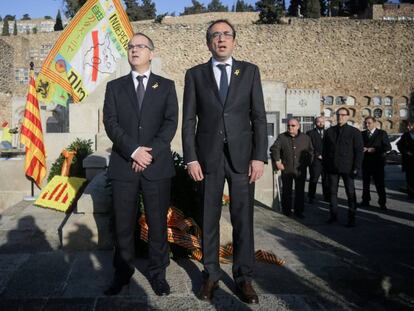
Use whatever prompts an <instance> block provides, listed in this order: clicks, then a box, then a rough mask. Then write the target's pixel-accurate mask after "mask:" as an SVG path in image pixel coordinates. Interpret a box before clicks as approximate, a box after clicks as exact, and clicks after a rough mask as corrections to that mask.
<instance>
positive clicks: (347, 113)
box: [336, 107, 349, 116]
mask: <svg viewBox="0 0 414 311" xmlns="http://www.w3.org/2000/svg"><path fill="white" fill-rule="evenodd" d="M341 110H344V111H346V115H347V116H349V110H348V109H346V108H344V107H341V108H339V109H338V110H337V111H336V114H338V112H339V111H341Z"/></svg>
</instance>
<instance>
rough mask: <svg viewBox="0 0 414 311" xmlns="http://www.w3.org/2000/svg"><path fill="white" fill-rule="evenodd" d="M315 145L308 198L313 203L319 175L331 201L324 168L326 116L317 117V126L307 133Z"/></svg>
mask: <svg viewBox="0 0 414 311" xmlns="http://www.w3.org/2000/svg"><path fill="white" fill-rule="evenodd" d="M306 134H307V135H308V136H309V137H310V139H311V141H312V145H313V149H314V157H313V161H312V164H311V166H310V167H309V174H310V176H309V188H308V199H309V203H311V204H312V203H313V200H314V199H315V192H316V185H317V184H318V179H319V176H321V177H322V193H323V198H324V200H325V201H328V202H329V201H330V195H329V184H328V180H327V178H326V172H325V170H324V169H323V164H322V162H323V158H322V154H323V137H324V136H325V118H324V117H322V116H321V117H317V118H316V119H315V128H314V129H313V130H310V131H308V132H307V133H306Z"/></svg>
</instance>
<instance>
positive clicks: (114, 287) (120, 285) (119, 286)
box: [104, 280, 129, 296]
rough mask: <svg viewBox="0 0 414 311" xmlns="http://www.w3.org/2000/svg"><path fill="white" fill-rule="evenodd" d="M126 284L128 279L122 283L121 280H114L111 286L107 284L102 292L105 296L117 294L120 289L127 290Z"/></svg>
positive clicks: (127, 284)
mask: <svg viewBox="0 0 414 311" xmlns="http://www.w3.org/2000/svg"><path fill="white" fill-rule="evenodd" d="M128 286H129V281H128V282H127V283H123V282H120V281H116V280H114V281H113V282H112V284H111V286H109V288H108V289H107V290H105V291H104V294H105V295H106V296H114V295H118V294H119V293H120V292H121V291H125V290H128Z"/></svg>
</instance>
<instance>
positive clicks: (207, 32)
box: [206, 19, 236, 43]
mask: <svg viewBox="0 0 414 311" xmlns="http://www.w3.org/2000/svg"><path fill="white" fill-rule="evenodd" d="M220 23H224V24H227V25H229V26H230V28H231V31H232V32H233V39H236V29H235V28H234V26H233V24H232V23H230V22H229V21H228V20H227V19H217V20H215V21H212V22H211V23H210V25H209V26H208V28H207V31H206V41H207V42H208V43H209V42H210V40H211V35H212V34H211V33H210V31H211V28H213V26H214V25H216V24H220Z"/></svg>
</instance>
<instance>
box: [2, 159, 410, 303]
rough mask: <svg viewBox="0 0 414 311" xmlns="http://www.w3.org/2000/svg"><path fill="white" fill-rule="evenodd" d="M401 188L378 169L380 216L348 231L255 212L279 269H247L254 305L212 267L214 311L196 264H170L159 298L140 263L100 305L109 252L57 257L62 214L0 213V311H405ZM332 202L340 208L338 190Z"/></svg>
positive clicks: (406, 239)
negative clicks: (203, 296) (216, 281)
mask: <svg viewBox="0 0 414 311" xmlns="http://www.w3.org/2000/svg"><path fill="white" fill-rule="evenodd" d="M403 185H404V182H403V176H402V175H401V173H400V171H399V168H398V167H397V166H392V167H388V168H387V186H388V190H387V193H388V198H389V201H388V208H389V210H388V211H387V212H383V211H381V210H380V209H379V208H377V207H375V206H374V207H371V208H367V209H359V210H358V212H357V226H356V227H355V228H351V229H350V228H345V227H344V224H345V222H346V209H345V208H341V211H340V212H341V213H340V223H339V224H334V225H327V224H325V220H326V219H327V218H328V206H327V204H326V203H324V202H317V203H316V204H314V205H312V206H310V205H307V206H306V207H305V215H306V218H305V219H303V220H299V219H295V218H287V217H285V216H283V215H281V214H280V213H278V212H276V211H273V210H270V209H268V208H266V207H261V206H256V207H255V241H256V249H264V250H268V251H272V252H274V253H275V254H277V256H279V257H281V258H283V259H284V260H286V264H285V265H284V266H281V267H280V266H273V265H269V264H263V263H257V265H256V278H255V287H256V288H257V290H258V292H259V294H260V295H259V299H260V304H259V305H257V306H250V305H246V304H244V303H242V302H241V301H240V300H239V299H238V298H237V296H236V295H235V294H234V286H233V283H232V280H231V265H223V266H222V267H223V270H224V271H225V277H224V279H223V281H222V282H220V289H219V290H218V291H217V295H216V298H215V299H214V304H213V305H210V304H208V303H204V302H200V301H198V300H197V299H196V297H195V294H194V293H195V292H196V291H197V290H198V288H199V286H200V284H201V276H200V271H201V265H200V264H199V263H198V262H195V261H191V260H187V259H179V260H172V261H171V265H170V266H169V268H168V271H167V279H168V281H169V283H170V285H171V289H172V293H171V295H170V296H168V297H162V298H159V297H157V296H155V295H154V294H153V292H152V290H151V287H150V285H149V282H148V280H147V278H146V273H145V265H146V260H145V259H142V258H141V259H137V261H136V267H137V270H136V272H135V274H134V276H133V280H132V282H131V285H130V288H129V291H128V292H126V293H123V294H122V295H119V296H117V297H105V296H103V295H102V292H103V290H104V289H105V288H106V287H107V286H108V284H109V282H110V280H111V275H112V267H111V252H109V251H93V252H87V251H83V252H80V251H78V252H68V251H63V250H61V249H59V237H58V234H57V232H56V228H58V227H59V224H61V223H62V221H64V218H65V215H64V214H61V213H59V212H54V211H50V210H45V209H40V208H36V207H33V206H31V205H30V204H28V203H25V202H21V203H20V204H18V205H15V206H13V207H10V208H9V209H7V210H6V211H4V212H3V213H2V214H0V310H5V311H9V310H59V311H60V310H76V311H82V310H300V311H302V310H414V243H413V240H414V202H413V201H407V200H406V196H405V195H404V194H403V193H401V192H400V191H399V190H400V188H401V187H403ZM357 194H358V197H359V198H360V195H361V182H357ZM340 196H341V200H340V203H341V204H342V207H344V204H345V202H346V201H345V197H344V191H343V187H341V195H340ZM371 203H372V204H373V205H375V204H376V195H375V194H374V196H373V201H372V202H371ZM224 213H225V215H226V217H228V211H227V210H224ZM85 230H88V229H87V228H79V231H82V232H80V234H79V236H82V237H84V236H87V235H85ZM86 233H87V232H86ZM77 238H78V236H77V234H74V235H73V240H74V241H75V240H76V239H77Z"/></svg>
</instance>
